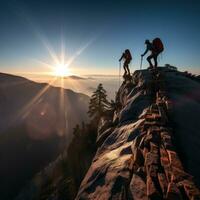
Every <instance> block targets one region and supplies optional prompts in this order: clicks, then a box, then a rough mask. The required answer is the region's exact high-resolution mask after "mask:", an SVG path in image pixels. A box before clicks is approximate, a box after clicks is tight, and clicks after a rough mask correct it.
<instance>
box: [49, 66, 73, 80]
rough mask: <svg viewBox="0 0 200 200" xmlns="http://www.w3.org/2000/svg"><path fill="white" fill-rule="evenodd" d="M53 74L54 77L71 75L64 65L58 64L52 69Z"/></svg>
mask: <svg viewBox="0 0 200 200" xmlns="http://www.w3.org/2000/svg"><path fill="white" fill-rule="evenodd" d="M53 74H54V75H55V76H59V77H64V76H69V75H70V74H71V73H70V70H69V67H68V66H67V65H66V64H62V63H59V64H57V65H56V66H55V67H54V70H53Z"/></svg>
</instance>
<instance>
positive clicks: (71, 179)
mask: <svg viewBox="0 0 200 200" xmlns="http://www.w3.org/2000/svg"><path fill="white" fill-rule="evenodd" d="M199 89H200V76H194V75H192V74H190V73H188V72H179V71H177V69H176V68H174V67H172V66H169V65H168V66H166V67H159V68H158V70H156V71H155V70H138V71H135V72H134V74H133V76H131V77H124V81H123V83H122V85H121V87H120V88H119V90H118V93H117V95H116V100H115V102H114V104H113V108H114V111H113V110H108V111H107V113H106V114H105V115H104V116H102V118H101V120H100V121H99V123H98V132H97V134H98V135H97V138H96V144H95V146H96V147H95V148H94V147H91V146H90V145H88V144H87V142H86V141H94V139H92V140H89V138H91V136H90V137H88V134H89V133H90V135H93V136H94V132H95V131H94V130H92V129H88V130H87V131H86V132H82V130H81V132H82V137H85V138H87V139H81V140H80V138H79V136H75V137H74V138H73V142H72V143H71V144H70V148H69V149H70V151H66V152H65V153H64V154H61V155H60V156H59V157H58V158H57V159H56V160H55V161H54V162H52V163H51V164H50V165H49V166H48V167H47V168H45V169H44V170H42V171H41V172H40V173H39V174H37V175H36V176H35V177H34V179H33V180H32V181H31V183H30V184H29V185H28V186H27V187H26V188H24V190H23V191H22V192H21V193H20V194H19V196H18V197H17V198H16V200H25V199H26V200H33V199H34V200H42V199H59V200H64V199H67V200H72V199H76V200H79V199H81V200H84V199H85V200H86V199H87V200H96V199H102V200H108V199H109V200H111V199H112V200H114V199H117V200H118V199H120V200H131V199H134V200H147V199H152V200H156V199H159V200H160V199H168V200H173V199H191V200H192V199H193V200H194V199H200V191H199V189H198V188H199V186H200V173H199V161H200V160H199V157H198V154H199V153H200V134H199V128H200V118H199V116H198V114H199V111H200V94H199ZM79 141H81V142H79ZM89 143H90V142H89ZM95 149H97V151H96V153H95V152H94V150H95ZM72 152H73V156H70V155H71V154H72ZM93 155H95V156H94V157H93V159H92V156H93ZM78 160H80V162H78ZM69 163H70V165H69ZM84 165H85V167H83V166H84ZM64 166H65V167H64ZM66 166H67V168H66ZM88 168H89V169H88ZM83 169H84V170H83ZM87 169H88V171H87ZM86 171H87V173H86ZM83 177H84V178H83ZM78 178H79V179H81V178H83V180H82V183H81V185H80V188H79V190H77V187H76V185H78V184H79V180H78V181H77V180H76V179H78ZM76 193H77V194H76ZM74 194H76V195H75V196H76V197H75V196H74Z"/></svg>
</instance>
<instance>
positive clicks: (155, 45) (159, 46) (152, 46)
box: [141, 38, 164, 69]
mask: <svg viewBox="0 0 200 200" xmlns="http://www.w3.org/2000/svg"><path fill="white" fill-rule="evenodd" d="M145 44H146V51H145V52H144V53H143V54H142V55H141V56H142V57H143V56H144V55H145V54H146V53H147V52H148V51H151V54H150V55H149V56H148V57H147V61H148V62H149V68H150V69H151V68H154V69H155V68H156V67H157V66H158V61H157V58H158V55H159V54H160V53H161V52H162V51H163V50H164V46H163V43H162V41H161V39H160V38H155V39H154V40H153V41H152V43H151V42H150V41H149V40H145ZM151 59H153V60H154V66H153V64H152V62H151Z"/></svg>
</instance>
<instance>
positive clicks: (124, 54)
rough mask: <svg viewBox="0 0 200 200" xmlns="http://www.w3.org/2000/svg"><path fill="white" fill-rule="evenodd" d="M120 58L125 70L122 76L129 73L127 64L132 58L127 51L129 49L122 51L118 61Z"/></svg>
mask: <svg viewBox="0 0 200 200" xmlns="http://www.w3.org/2000/svg"><path fill="white" fill-rule="evenodd" d="M122 59H123V60H124V64H123V68H124V71H125V73H124V76H126V75H131V73H130V69H129V64H130V62H131V60H132V56H131V52H130V51H129V49H126V50H125V51H124V53H123V54H122V56H121V58H120V59H119V62H121V60H122Z"/></svg>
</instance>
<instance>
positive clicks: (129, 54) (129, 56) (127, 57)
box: [125, 49, 132, 61]
mask: <svg viewBox="0 0 200 200" xmlns="http://www.w3.org/2000/svg"><path fill="white" fill-rule="evenodd" d="M125 56H126V59H127V60H130V61H131V60H132V56H131V52H130V51H129V49H126V50H125Z"/></svg>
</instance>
